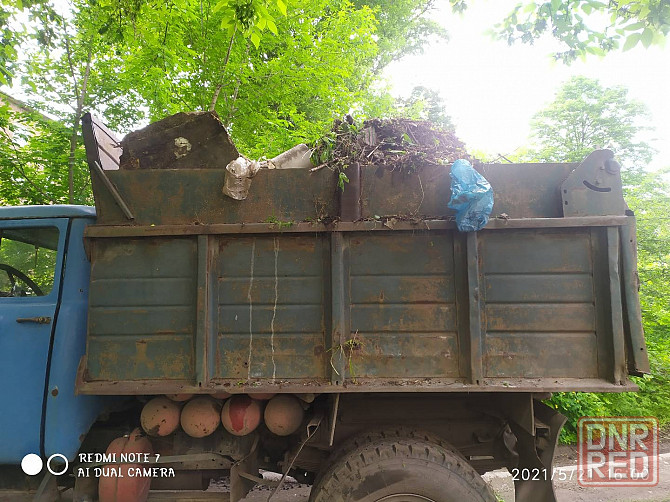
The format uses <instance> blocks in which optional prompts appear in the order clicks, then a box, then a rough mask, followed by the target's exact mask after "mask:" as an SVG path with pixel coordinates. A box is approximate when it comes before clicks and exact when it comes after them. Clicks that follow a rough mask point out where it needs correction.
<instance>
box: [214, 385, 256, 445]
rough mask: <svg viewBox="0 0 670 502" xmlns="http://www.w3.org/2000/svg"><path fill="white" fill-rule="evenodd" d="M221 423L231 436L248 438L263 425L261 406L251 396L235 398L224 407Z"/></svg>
mask: <svg viewBox="0 0 670 502" xmlns="http://www.w3.org/2000/svg"><path fill="white" fill-rule="evenodd" d="M221 422H222V423H223V426H224V427H225V429H226V430H227V431H228V432H230V433H231V434H233V435H235V436H246V435H247V434H249V433H250V432H253V431H254V430H255V429H256V427H258V425H259V424H260V423H261V406H260V404H258V401H254V400H253V399H251V398H250V397H249V396H244V395H239V396H233V397H231V398H230V399H228V400H227V401H226V402H225V403H224V405H223V410H222V411H221Z"/></svg>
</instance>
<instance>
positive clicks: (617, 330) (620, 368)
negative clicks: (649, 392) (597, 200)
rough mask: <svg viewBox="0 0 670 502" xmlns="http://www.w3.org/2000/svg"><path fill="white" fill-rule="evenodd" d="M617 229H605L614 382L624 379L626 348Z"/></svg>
mask: <svg viewBox="0 0 670 502" xmlns="http://www.w3.org/2000/svg"><path fill="white" fill-rule="evenodd" d="M619 246H620V242H619V229H618V228H608V229H607V256H608V267H609V283H610V302H611V312H612V354H613V356H614V361H613V375H612V378H613V379H614V383H619V382H623V381H624V380H625V379H626V373H627V372H626V369H627V368H626V354H625V352H626V348H625V344H626V342H625V340H624V328H623V304H622V301H623V298H622V296H621V277H620V275H619Z"/></svg>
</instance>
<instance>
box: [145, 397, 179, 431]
mask: <svg viewBox="0 0 670 502" xmlns="http://www.w3.org/2000/svg"><path fill="white" fill-rule="evenodd" d="M180 413H181V410H180V409H179V405H178V404H177V403H175V402H174V401H171V400H170V399H168V398H167V397H164V396H160V397H155V398H153V399H152V400H151V401H149V402H148V403H147V404H145V405H144V408H142V415H140V423H141V424H142V429H144V432H146V433H147V434H149V435H150V436H167V435H169V434H172V433H173V432H174V431H175V430H177V427H179V416H180Z"/></svg>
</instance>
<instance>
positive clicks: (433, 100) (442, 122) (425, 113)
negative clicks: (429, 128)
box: [396, 86, 454, 131]
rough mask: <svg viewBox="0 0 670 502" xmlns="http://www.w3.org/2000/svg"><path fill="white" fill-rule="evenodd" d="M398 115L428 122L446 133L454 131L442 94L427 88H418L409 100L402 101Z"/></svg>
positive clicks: (398, 105) (413, 91) (399, 102)
mask: <svg viewBox="0 0 670 502" xmlns="http://www.w3.org/2000/svg"><path fill="white" fill-rule="evenodd" d="M396 113H397V115H398V116H401V117H405V118H412V119H420V120H428V121H430V122H432V123H433V124H435V125H438V126H439V127H441V128H442V129H444V130H446V131H453V130H454V124H453V123H452V122H451V117H450V116H449V115H448V114H447V110H446V107H445V104H444V100H443V99H442V97H441V96H440V93H439V92H437V91H435V90H433V89H429V88H427V87H423V86H416V87H415V88H414V89H412V92H411V94H410V95H409V97H408V98H405V99H400V100H399V101H398V104H397V111H396Z"/></svg>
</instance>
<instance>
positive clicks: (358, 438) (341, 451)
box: [312, 425, 465, 492]
mask: <svg viewBox="0 0 670 502" xmlns="http://www.w3.org/2000/svg"><path fill="white" fill-rule="evenodd" d="M395 439H415V440H418V441H423V442H426V443H431V444H434V445H438V446H441V447H442V448H444V449H445V450H449V451H450V452H452V453H454V454H455V455H456V456H458V457H460V458H462V459H463V460H465V457H464V456H463V454H462V453H461V452H459V451H458V450H457V449H456V448H455V447H453V446H452V445H451V444H450V443H448V442H447V441H445V440H444V439H443V438H441V437H440V436H438V435H436V434H434V433H432V432H428V431H424V430H421V429H415V428H412V427H407V426H403V425H398V426H395V427H385V428H383V429H373V430H367V431H364V432H359V433H357V434H354V435H353V436H350V437H348V438H347V439H345V440H344V442H343V443H342V445H341V446H338V447H337V449H335V450H333V452H332V453H331V454H330V456H329V457H328V459H327V460H326V462H325V464H324V467H322V469H321V470H320V471H319V472H318V475H317V476H316V479H315V480H314V483H313V484H312V485H313V488H312V491H313V492H317V491H318V489H319V487H320V485H321V483H322V480H323V479H324V476H325V474H326V472H327V471H328V470H329V469H330V467H331V466H332V465H334V464H335V463H336V462H337V461H338V460H339V459H340V458H342V457H343V456H344V455H345V454H347V453H348V452H350V451H353V450H355V449H357V448H360V447H362V446H364V445H367V444H371V443H375V442H378V441H385V440H395Z"/></svg>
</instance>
